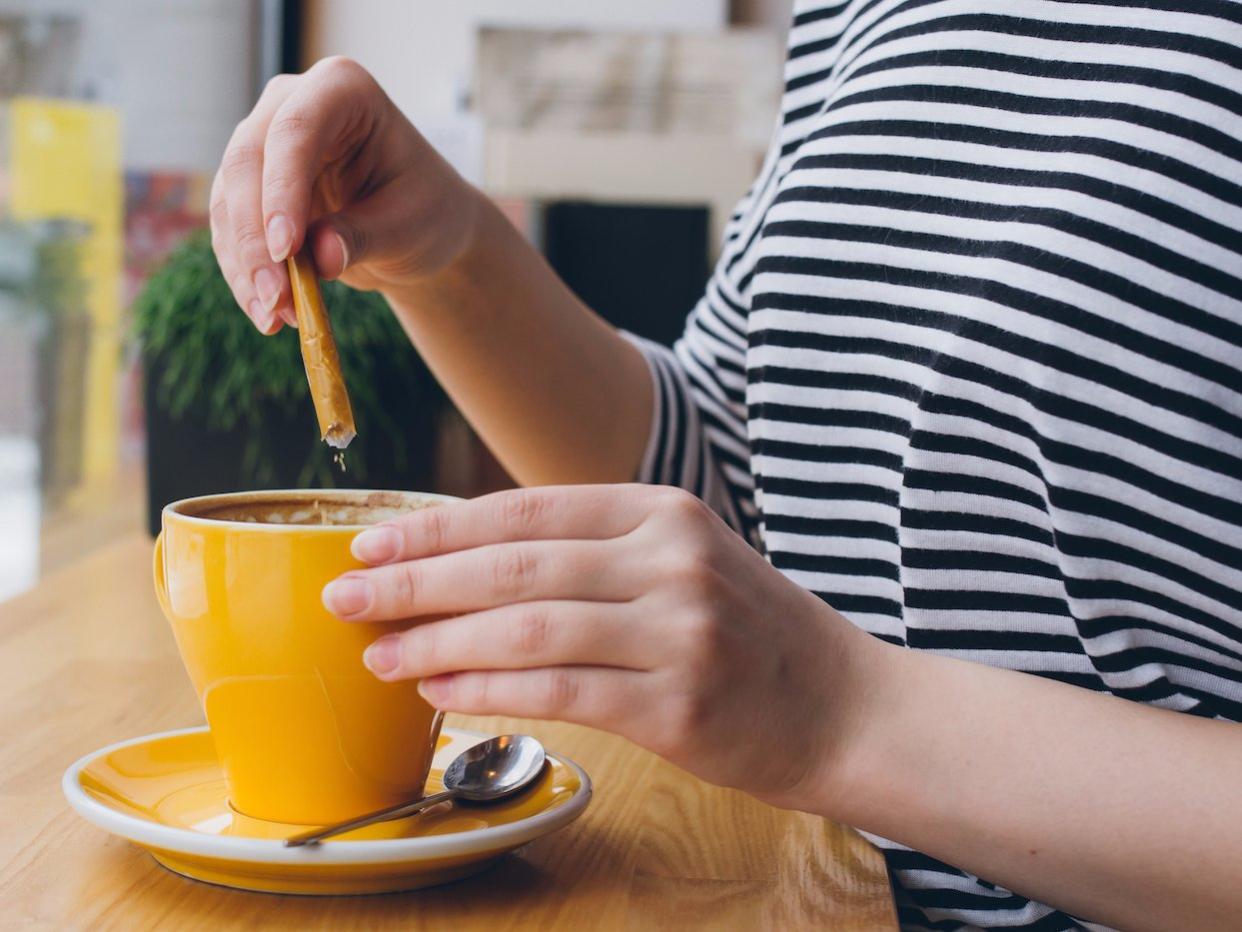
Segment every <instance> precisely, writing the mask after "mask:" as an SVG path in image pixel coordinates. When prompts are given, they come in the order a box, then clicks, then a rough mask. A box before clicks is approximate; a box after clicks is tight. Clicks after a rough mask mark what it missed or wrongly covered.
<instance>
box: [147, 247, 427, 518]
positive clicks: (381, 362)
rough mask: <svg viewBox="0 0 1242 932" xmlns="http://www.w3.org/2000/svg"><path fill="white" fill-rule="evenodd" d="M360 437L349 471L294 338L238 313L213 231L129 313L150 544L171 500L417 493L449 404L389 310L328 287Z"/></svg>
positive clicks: (174, 262)
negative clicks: (347, 490) (282, 493)
mask: <svg viewBox="0 0 1242 932" xmlns="http://www.w3.org/2000/svg"><path fill="white" fill-rule="evenodd" d="M323 293H324V302H325V303H326V304H327V306H328V309H329V312H330V313H331V315H332V325H333V330H334V331H335V333H336V339H337V344H338V347H339V349H340V356H341V366H342V370H343V371H344V374H345V379H346V382H347V384H348V386H349V392H350V399H351V402H352V404H353V409H354V419H355V421H356V422H357V426H358V436H357V438H356V439H355V440H354V441H353V443H352V444H350V446H349V449H348V450H347V451H346V454H345V469H344V470H343V471H342V470H341V469H340V468H338V467H337V466H336V465H334V463H333V459H332V454H333V453H334V452H335V451H333V450H331V449H330V448H328V447H327V446H326V445H325V444H324V443H322V442H321V441H320V439H319V432H318V429H317V426H316V421H315V414H314V409H313V405H312V403H311V399H310V393H309V390H308V388H307V384H306V374H305V370H304V369H303V366H302V356H301V350H300V347H299V345H298V338H297V334H296V333H295V332H293V331H291V330H288V329H286V330H283V331H282V332H280V333H278V334H276V335H275V336H271V337H265V336H263V335H261V334H260V333H258V331H256V330H255V329H254V326H253V325H252V324H251V323H250V321H249V319H247V318H246V316H245V315H244V314H242V312H241V311H240V310H239V309H238V308H237V306H236V304H235V303H234V301H233V296H232V294H231V293H230V291H229V289H228V285H227V284H226V283H225V281H224V278H223V276H222V275H221V274H220V269H219V266H218V265H217V264H216V259H215V255H214V253H213V252H212V249H211V243H210V240H209V237H208V234H207V231H205V230H203V231H198V232H195V233H193V234H191V235H190V236H189V237H188V238H187V239H186V241H185V242H184V243H183V244H182V245H181V246H180V247H178V248H177V249H176V250H174V251H173V253H172V254H171V255H170V256H169V258H168V259H167V261H166V262H165V263H164V264H163V265H162V266H161V267H160V268H159V270H158V271H157V272H156V273H155V274H154V275H153V276H152V277H151V279H150V280H149V281H148V282H147V284H146V286H145V287H144V289H143V291H142V293H141V294H140V295H139V296H138V299H137V301H136V302H135V305H134V317H135V320H134V325H135V334H136V337H137V340H138V344H139V349H140V352H141V356H142V361H143V368H144V372H145V389H144V398H145V410H146V427H147V480H148V481H147V505H148V513H147V517H148V524H149V527H150V530H151V533H152V534H154V533H156V532H157V531H158V530H159V525H160V511H161V509H162V508H163V506H164V505H166V504H167V503H168V502H171V501H176V500H178V499H181V498H186V497H189V496H192V495H205V494H208V493H213V492H227V491H241V490H249V489H264V488H324V487H334V486H347V487H352V488H396V489H403V488H405V489H425V488H428V487H429V486H430V484H431V481H432V471H433V464H434V446H435V436H434V435H435V423H436V418H437V414H438V411H439V409H440V407H441V405H442V404H443V397H444V396H443V393H442V392H441V390H440V388H439V386H438V384H437V383H436V381H435V379H434V378H433V377H432V375H431V373H430V372H429V371H428V370H427V367H426V366H425V365H424V363H423V362H422V360H421V358H420V357H419V356H418V354H417V353H416V352H415V351H414V348H413V347H412V346H411V345H410V342H409V340H408V339H407V338H406V336H405V334H404V332H403V331H402V330H401V327H400V326H399V325H398V324H397V322H396V320H395V318H394V317H393V315H392V313H391V311H390V310H389V308H388V305H387V303H386V302H385V301H384V299H383V298H382V297H381V296H380V295H378V294H375V293H372V292H361V291H357V290H354V289H352V288H349V287H347V286H345V285H342V284H340V283H337V282H331V283H325V284H324V286H323Z"/></svg>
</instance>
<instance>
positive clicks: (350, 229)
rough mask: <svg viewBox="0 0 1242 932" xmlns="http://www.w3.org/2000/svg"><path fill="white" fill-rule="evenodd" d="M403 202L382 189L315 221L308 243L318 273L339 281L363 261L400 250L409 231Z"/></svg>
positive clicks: (401, 197) (387, 189) (397, 196)
mask: <svg viewBox="0 0 1242 932" xmlns="http://www.w3.org/2000/svg"><path fill="white" fill-rule="evenodd" d="M404 202H405V198H404V197H403V196H402V195H401V193H399V192H398V191H397V190H394V189H391V188H382V189H380V190H379V191H376V192H375V193H374V194H372V195H371V196H370V197H367V198H364V199H363V200H361V201H359V202H357V203H356V204H350V205H349V206H348V207H346V208H345V209H343V210H339V211H337V212H336V213H334V214H328V215H327V216H326V217H322V218H321V219H319V220H318V221H316V222H315V225H314V226H313V227H312V228H311V231H310V243H311V252H312V254H313V255H314V257H315V265H316V267H317V268H318V269H319V274H320V275H321V276H322V277H323V278H327V279H333V278H340V277H341V276H342V275H343V274H345V272H346V270H348V269H351V268H353V267H355V266H357V265H359V264H361V263H363V262H367V261H368V260H373V259H376V258H379V257H380V256H384V255H389V254H391V253H393V252H396V251H399V249H400V246H401V242H402V238H403V237H406V238H408V236H409V228H410V218H409V211H408V209H406V205H405V203H404Z"/></svg>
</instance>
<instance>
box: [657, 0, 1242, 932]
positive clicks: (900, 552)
mask: <svg viewBox="0 0 1242 932" xmlns="http://www.w3.org/2000/svg"><path fill="white" fill-rule="evenodd" d="M1240 231H1242V4H1240V3H1238V2H1234V0H1130V2H1124V0H1082V2H1048V0H1011V2H1007V3H997V2H995V0H939V2H936V0H845V2H835V3H824V2H822V0H821V2H803V3H798V4H797V5H796V8H795V16H794V23H793V29H792V32H791V34H790V38H789V55H788V64H787V68H786V83H785V94H784V99H783V106H782V115H781V119H780V121H779V126H778V128H777V131H776V135H775V138H774V140H773V143H772V146H771V149H770V151H769V153H768V156H767V158H766V160H765V163H764V165H763V167H762V169H761V172H760V174H759V177H758V179H757V180H756V182H755V183H754V185H753V187H752V189H751V190H750V191H749V192H748V193H747V195H746V196H745V197H744V198H743V200H742V202H741V204H740V205H739V207H738V209H737V211H736V213H735V214H734V215H733V217H732V218H731V221H730V223H729V225H728V229H727V238H726V241H725V244H724V249H723V253H722V255H721V257H720V261H719V264H718V266H717V268H716V269H715V272H714V273H713V276H712V278H711V280H710V282H709V283H708V286H707V290H706V294H705V295H704V297H703V299H702V300H701V301H700V303H699V304H698V306H697V307H696V308H695V309H694V311H693V313H692V314H691V316H690V318H689V321H688V324H687V327H686V330H685V334H684V336H683V338H682V339H681V340H680V341H679V342H678V344H677V345H676V347H675V349H673V350H672V351H670V350H668V349H665V348H662V347H658V346H655V345H653V344H649V343H643V342H642V341H638V342H639V345H640V346H641V348H642V349H643V351H644V353H645V354H646V355H647V358H648V361H649V363H650V365H651V368H652V372H653V377H654V379H655V382H656V385H657V399H656V403H657V416H656V423H655V426H654V429H653V433H652V437H651V439H650V442H649V444H648V447H647V451H646V455H645V459H644V463H643V467H642V472H643V475H642V478H643V479H644V480H646V481H649V482H659V483H668V484H674V485H679V486H682V487H684V488H687V489H690V490H692V491H694V492H695V493H697V494H698V495H700V496H701V497H703V498H704V499H705V500H707V501H708V502H709V503H710V504H711V505H712V506H713V507H714V508H716V509H717V510H718V511H720V512H721V513H722V514H724V515H725V516H726V517H727V518H728V519H729V520H730V521H731V522H732V523H733V524H734V525H735V526H736V527H737V528H738V529H739V530H740V531H742V532H743V533H745V534H747V535H748V536H749V537H750V538H751V539H752V540H753V541H754V543H755V544H756V545H757V546H759V547H761V548H762V549H763V550H764V552H765V553H766V554H767V555H768V557H769V558H770V559H771V561H772V563H773V565H774V566H776V567H777V568H778V569H780V570H781V571H782V572H784V573H785V574H786V575H787V576H788V577H790V578H791V579H793V580H794V581H796V582H797V583H799V584H800V585H802V586H805V587H806V588H807V589H809V590H811V591H813V592H815V593H816V594H818V595H820V596H821V597H822V598H823V599H825V600H826V601H827V602H829V603H831V604H832V605H833V606H835V607H836V608H837V609H838V610H840V611H841V612H842V613H843V614H845V615H846V616H847V617H848V618H850V619H851V620H852V621H853V622H854V623H855V624H857V625H859V626H861V627H862V628H864V629H866V630H867V631H869V632H871V633H872V634H874V635H875V636H876V637H879V638H882V639H884V640H886V641H890V642H892V643H894V644H899V645H905V646H907V647H909V648H912V649H918V650H928V651H934V652H936V653H940V654H944V655H948V656H953V657H959V658H964V659H967V660H973V661H977V662H980V663H986V664H991V665H994V666H999V667H1006V668H1009V669H1013V670H1020V671H1025V672H1027V673H1031V674H1035V675H1038V676H1046V677H1051V678H1054V679H1057V680H1061V681H1064V682H1067V683H1072V684H1074V685H1076V686H1080V687H1082V688H1085V689H1091V690H1096V691H1100V692H1107V693H1112V694H1114V695H1116V696H1121V697H1124V698H1127V699H1130V700H1133V701H1135V702H1143V703H1150V704H1152V705H1156V706H1161V707H1164V708H1167V709H1174V710H1177V711H1180V712H1184V713H1186V714H1190V715H1200V716H1211V717H1217V718H1222V719H1227V720H1231V721H1238V720H1242V371H1240V370H1242V232H1240ZM1047 752H1048V753H1049V754H1054V753H1056V749H1055V748H1048V749H1047ZM1102 789H1103V788H1102ZM878 841H879V843H880V844H881V846H882V847H883V848H884V849H885V854H886V857H887V859H888V863H889V868H890V871H891V873H892V876H893V879H894V885H895V889H896V893H897V900H898V910H899V915H900V919H901V922H902V925H903V927H905V928H908V929H959V928H970V927H986V928H1022V929H1041V930H1057V929H1070V928H1080V927H1088V928H1090V927H1092V926H1091V925H1090V924H1089V923H1087V922H1086V921H1085V920H1082V919H1076V918H1074V917H1071V916H1068V915H1066V914H1064V913H1062V912H1060V911H1058V910H1056V909H1055V908H1053V907H1051V906H1048V905H1044V904H1040V903H1035V902H1031V901H1029V900H1027V899H1025V898H1024V897H1022V896H1019V895H1017V894H1015V893H1012V892H1010V891H1008V890H1005V889H1002V888H1000V887H998V886H996V885H994V884H991V883H989V882H987V880H985V879H983V878H979V877H975V876H972V875H970V874H968V873H966V872H964V871H961V870H958V869H956V868H954V867H953V866H951V865H948V864H944V863H941V862H939V861H937V860H935V859H933V858H931V857H928V856H926V855H923V854H920V853H918V852H914V851H910V850H907V849H905V848H903V847H901V846H899V845H896V844H893V843H889V842H885V841H883V840H878Z"/></svg>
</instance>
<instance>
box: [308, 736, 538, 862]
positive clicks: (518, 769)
mask: <svg viewBox="0 0 1242 932" xmlns="http://www.w3.org/2000/svg"><path fill="white" fill-rule="evenodd" d="M546 760H547V754H546V753H545V752H544V750H543V745H542V744H540V743H539V741H538V740H536V739H535V738H532V737H531V736H530V735H498V736H497V737H495V738H488V739H487V740H486V741H481V742H479V743H478V744H476V745H474V746H473V747H470V748H467V749H466V750H464V751H462V752H461V753H460V754H458V755H457V757H455V758H453V762H452V763H451V764H449V765H448V769H447V770H445V771H444V792H443V793H435V794H433V795H431V796H424V797H423V798H422V799H419V800H415V801H414V802H409V803H401V804H400V805H396V806H389V807H387V808H386V809H380V810H378V811H377V812H368V813H367V814H366V815H362V816H358V817H357V818H356V819H350V820H348V821H346V822H337V823H336V824H335V825H327V826H324V827H323V828H316V829H312V830H311V831H309V832H302V833H301V834H298V835H294V836H292V837H291V838H286V839H285V847H286V848H298V847H301V846H302V845H317V844H319V842H321V841H323V840H324V839H325V838H331V837H332V836H333V835H340V834H342V833H344V832H350V831H353V830H354V829H356V828H362V827H363V826H364V825H372V824H374V823H376V822H388V821H391V820H392V819H404V818H406V817H407V816H412V815H415V814H416V813H419V812H422V811H423V810H424V809H430V808H431V807H432V806H435V805H437V804H439V803H442V802H447V801H449V800H462V801H465V802H472V803H488V802H497V801H499V800H501V799H505V798H507V797H509V796H512V795H513V794H514V793H517V792H519V791H521V790H524V789H526V788H527V787H528V786H530V785H531V784H532V783H534V782H535V780H537V779H538V778H539V775H540V774H541V773H543V768H544V764H545V762H546Z"/></svg>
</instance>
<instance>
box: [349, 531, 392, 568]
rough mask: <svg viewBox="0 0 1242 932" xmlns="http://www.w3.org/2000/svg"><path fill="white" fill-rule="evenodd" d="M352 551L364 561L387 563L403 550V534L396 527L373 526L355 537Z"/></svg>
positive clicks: (351, 547)
mask: <svg viewBox="0 0 1242 932" xmlns="http://www.w3.org/2000/svg"><path fill="white" fill-rule="evenodd" d="M349 549H350V551H351V552H352V553H353V555H354V556H355V557H357V558H358V559H359V560H361V561H362V562H363V563H387V562H388V561H389V560H395V559H396V558H397V554H398V553H399V552H400V550H401V534H400V533H399V532H398V531H397V529H396V528H395V527H373V528H368V529H367V530H365V531H363V532H362V533H361V534H359V535H358V536H357V537H355V538H354V542H353V543H352V544H351V545H350V548H349Z"/></svg>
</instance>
